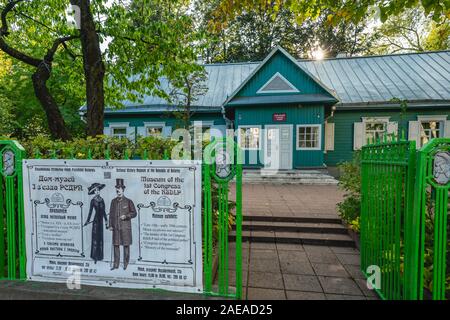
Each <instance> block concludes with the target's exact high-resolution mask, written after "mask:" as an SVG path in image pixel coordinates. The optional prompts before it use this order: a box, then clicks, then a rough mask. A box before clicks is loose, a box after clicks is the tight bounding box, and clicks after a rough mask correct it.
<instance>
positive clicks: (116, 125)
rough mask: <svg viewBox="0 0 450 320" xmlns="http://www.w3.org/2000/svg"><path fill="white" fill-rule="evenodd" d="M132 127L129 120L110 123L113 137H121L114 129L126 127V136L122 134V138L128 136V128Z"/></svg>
mask: <svg viewBox="0 0 450 320" xmlns="http://www.w3.org/2000/svg"><path fill="white" fill-rule="evenodd" d="M129 127H130V123H129V122H110V123H109V128H110V129H109V130H110V136H111V137H119V136H117V135H115V134H114V129H125V136H123V137H122V136H120V138H128V133H127V132H128V128H129Z"/></svg>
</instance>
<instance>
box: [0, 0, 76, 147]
mask: <svg viewBox="0 0 450 320" xmlns="http://www.w3.org/2000/svg"><path fill="white" fill-rule="evenodd" d="M22 1H23V0H16V1H10V2H8V3H7V4H6V5H5V7H3V9H2V12H1V28H0V50H2V51H3V52H5V53H6V54H8V55H9V56H10V57H13V58H15V59H17V60H19V61H22V62H23V63H26V64H27V65H30V66H32V67H34V68H36V71H35V72H34V74H33V75H32V77H31V78H32V81H33V87H34V92H35V95H36V98H37V99H38V100H39V102H40V103H41V106H42V108H43V109H44V111H45V114H46V116H47V122H48V127H49V129H50V133H51V135H52V137H53V138H54V139H61V140H70V139H71V135H70V133H69V131H68V130H67V128H66V124H65V122H64V118H63V117H62V115H61V112H60V110H59V107H58V104H57V103H56V101H55V99H54V98H53V96H52V95H51V93H50V90H49V89H48V88H47V80H48V79H49V78H50V75H51V71H52V61H53V56H54V54H55V53H56V50H57V49H58V46H59V45H60V44H61V43H64V42H65V41H69V40H71V39H73V38H74V36H68V37H63V38H59V39H55V41H54V42H53V46H52V47H51V48H50V49H49V50H48V51H47V54H46V55H45V57H44V59H42V60H41V59H37V58H34V57H32V56H30V55H28V54H26V53H24V52H21V51H19V50H17V49H15V48H13V47H11V46H10V45H9V44H7V43H6V41H5V39H4V38H6V37H7V36H8V35H9V28H8V23H7V15H8V13H9V12H11V11H12V10H14V7H15V6H16V5H17V4H18V3H19V2H22Z"/></svg>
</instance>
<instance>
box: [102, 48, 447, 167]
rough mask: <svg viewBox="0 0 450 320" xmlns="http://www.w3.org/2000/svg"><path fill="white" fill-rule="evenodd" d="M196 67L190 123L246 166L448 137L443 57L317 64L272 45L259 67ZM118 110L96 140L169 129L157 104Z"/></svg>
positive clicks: (329, 162) (316, 161)
mask: <svg viewBox="0 0 450 320" xmlns="http://www.w3.org/2000/svg"><path fill="white" fill-rule="evenodd" d="M205 69H206V72H207V80H206V84H205V85H206V86H207V88H208V90H207V92H206V94H204V95H202V96H200V97H198V99H197V101H196V103H195V106H193V109H194V110H195V113H194V115H193V117H192V122H193V123H192V124H193V125H194V126H201V127H202V130H203V131H209V134H210V135H211V136H220V135H225V134H226V129H234V130H235V131H234V132H235V137H236V140H237V142H238V143H239V145H240V146H241V148H242V149H243V150H245V165H246V166H248V167H264V166H267V163H268V161H267V159H269V158H270V157H271V155H270V153H271V152H273V151H274V150H275V151H277V152H279V155H280V157H279V168H280V169H286V170H289V169H296V168H323V167H325V166H335V165H337V164H338V163H339V162H342V161H345V160H350V159H351V157H352V153H353V151H354V150H357V149H360V148H361V147H362V146H363V145H364V144H365V143H366V141H367V139H368V138H381V137H383V135H384V134H392V133H394V134H398V135H402V134H404V135H405V137H406V138H408V139H410V140H416V142H417V146H418V147H420V146H422V145H423V144H424V143H426V142H427V141H429V140H430V139H432V138H434V137H450V118H449V115H450V51H439V52H427V53H416V54H397V55H386V56H367V57H351V58H335V59H325V60H320V61H319V60H296V59H295V58H293V57H292V56H291V55H290V54H289V53H288V52H286V51H285V50H284V49H283V48H281V47H276V48H275V49H274V50H273V51H272V52H271V53H270V54H269V55H268V56H267V57H266V59H264V61H262V62H248V63H227V64H208V65H205ZM162 83H163V84H164V79H162ZM395 99H399V100H401V101H406V102H407V109H406V110H403V111H402V109H401V104H400V103H399V102H396V100H395ZM124 105H125V107H124V108H122V109H115V110H113V109H107V110H106V112H105V134H107V135H113V136H126V137H128V138H130V139H134V138H135V137H136V135H142V136H147V135H162V136H170V135H171V133H172V131H173V130H174V128H176V127H177V120H176V119H175V117H173V116H171V115H170V113H168V110H171V108H173V106H170V105H169V104H168V103H167V102H166V101H165V100H163V99H160V98H158V97H153V96H146V97H145V99H144V102H143V103H142V104H139V105H138V104H134V103H132V102H130V101H125V102H124ZM274 142H275V143H274ZM276 142H279V143H276Z"/></svg>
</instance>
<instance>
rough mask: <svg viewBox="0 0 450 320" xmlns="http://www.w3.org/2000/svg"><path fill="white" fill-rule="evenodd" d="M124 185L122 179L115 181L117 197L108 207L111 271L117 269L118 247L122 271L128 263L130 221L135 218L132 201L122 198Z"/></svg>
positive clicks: (130, 234)
mask: <svg viewBox="0 0 450 320" xmlns="http://www.w3.org/2000/svg"><path fill="white" fill-rule="evenodd" d="M124 191H125V185H124V182H123V179H116V193H117V197H116V198H114V199H113V200H112V201H111V206H110V207H109V230H111V231H112V233H113V234H112V244H113V246H114V264H113V266H112V268H111V270H114V269H118V268H119V262H120V246H123V269H124V270H125V269H126V268H127V266H128V263H129V262H130V245H131V244H132V240H133V237H132V233H131V219H133V218H135V217H136V215H137V213H136V208H135V206H134V203H133V201H132V200H130V199H128V198H127V197H125V196H124Z"/></svg>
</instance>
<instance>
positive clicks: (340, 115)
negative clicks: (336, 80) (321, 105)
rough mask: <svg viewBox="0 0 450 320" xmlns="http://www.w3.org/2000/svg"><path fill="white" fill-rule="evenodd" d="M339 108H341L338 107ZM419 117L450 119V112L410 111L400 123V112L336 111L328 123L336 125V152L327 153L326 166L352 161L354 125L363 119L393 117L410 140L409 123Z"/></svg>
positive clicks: (399, 128) (392, 119)
mask: <svg viewBox="0 0 450 320" xmlns="http://www.w3.org/2000/svg"><path fill="white" fill-rule="evenodd" d="M338 108H339V107H338ZM418 115H448V116H449V119H450V110H449V109H448V108H447V109H436V108H433V110H428V111H427V110H424V109H422V110H409V111H407V112H406V113H405V114H404V115H403V117H402V120H401V121H400V111H382V110H374V111H360V110H359V111H339V110H338V111H336V112H335V113H334V116H333V117H332V118H329V119H328V122H330V123H331V122H332V123H335V129H334V130H335V131H334V151H327V153H326V154H325V157H324V159H325V164H326V165H328V166H335V165H337V164H339V163H340V162H342V161H348V160H351V159H352V155H353V123H355V122H361V118H362V117H391V118H390V121H395V122H399V124H398V130H399V133H401V130H402V129H404V130H405V138H406V139H408V122H409V121H417V116H418Z"/></svg>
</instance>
